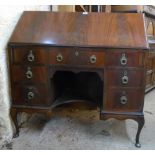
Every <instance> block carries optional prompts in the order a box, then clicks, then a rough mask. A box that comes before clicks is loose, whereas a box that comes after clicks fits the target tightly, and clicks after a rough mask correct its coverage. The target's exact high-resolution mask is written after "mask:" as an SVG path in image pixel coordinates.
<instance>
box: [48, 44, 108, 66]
mask: <svg viewBox="0 0 155 155" xmlns="http://www.w3.org/2000/svg"><path fill="white" fill-rule="evenodd" d="M49 52H50V53H49V63H50V64H52V65H72V66H75V65H76V66H77V67H78V66H82V67H104V64H105V53H104V51H103V50H101V49H89V48H78V49H76V48H56V47H55V48H54V47H52V48H50V50H49Z"/></svg>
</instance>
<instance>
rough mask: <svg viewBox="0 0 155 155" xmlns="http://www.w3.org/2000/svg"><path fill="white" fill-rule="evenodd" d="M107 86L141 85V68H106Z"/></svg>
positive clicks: (142, 77)
mask: <svg viewBox="0 0 155 155" xmlns="http://www.w3.org/2000/svg"><path fill="white" fill-rule="evenodd" d="M105 74H106V79H107V81H106V83H107V85H108V87H119V86H120V87H143V86H144V70H143V69H117V68H115V69H106V71H105Z"/></svg>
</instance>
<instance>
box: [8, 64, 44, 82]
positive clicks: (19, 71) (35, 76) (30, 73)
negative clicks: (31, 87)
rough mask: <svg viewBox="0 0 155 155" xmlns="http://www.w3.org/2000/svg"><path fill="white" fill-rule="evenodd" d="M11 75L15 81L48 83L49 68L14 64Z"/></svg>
mask: <svg viewBox="0 0 155 155" xmlns="http://www.w3.org/2000/svg"><path fill="white" fill-rule="evenodd" d="M11 77H12V81H13V82H34V83H47V68H46V67H42V66H39V67H36V66H33V67H31V66H18V65H13V66H12V67H11Z"/></svg>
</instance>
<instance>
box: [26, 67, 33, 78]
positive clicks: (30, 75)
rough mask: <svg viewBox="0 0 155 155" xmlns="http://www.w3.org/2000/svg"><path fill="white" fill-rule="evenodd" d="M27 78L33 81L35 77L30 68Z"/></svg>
mask: <svg viewBox="0 0 155 155" xmlns="http://www.w3.org/2000/svg"><path fill="white" fill-rule="evenodd" d="M26 77H27V78H28V79H31V78H32V77H33V73H32V71H31V68H30V67H28V68H27V72H26Z"/></svg>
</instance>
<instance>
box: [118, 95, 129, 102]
mask: <svg viewBox="0 0 155 155" xmlns="http://www.w3.org/2000/svg"><path fill="white" fill-rule="evenodd" d="M120 101H121V104H127V101H128V99H127V97H126V96H121V98H120Z"/></svg>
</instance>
